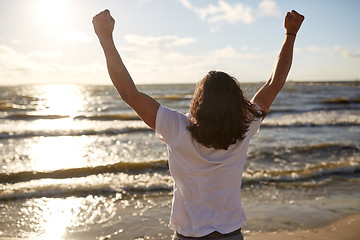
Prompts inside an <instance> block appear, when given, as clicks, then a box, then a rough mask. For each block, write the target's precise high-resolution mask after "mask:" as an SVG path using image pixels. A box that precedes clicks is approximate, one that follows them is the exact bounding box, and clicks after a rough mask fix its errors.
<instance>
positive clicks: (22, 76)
mask: <svg viewBox="0 0 360 240" xmlns="http://www.w3.org/2000/svg"><path fill="white" fill-rule="evenodd" d="M60 54H61V52H57V51H54V52H42V51H35V52H30V53H20V52H17V51H15V50H14V49H12V48H10V47H8V46H6V45H0V79H1V84H15V83H16V84H18V83H34V82H51V81H71V80H74V79H75V78H76V80H77V81H81V80H82V79H86V81H88V79H89V78H88V76H89V75H92V74H94V73H99V72H102V73H104V72H105V66H104V65H103V64H98V63H88V64H86V65H80V66H73V65H71V66H69V65H64V64H62V63H59V62H56V61H55V60H54V59H55V58H57V57H58V56H60ZM44 59H45V60H46V61H44ZM49 59H51V60H52V61H49ZM86 74H88V75H86ZM5 81H6V82H5Z"/></svg>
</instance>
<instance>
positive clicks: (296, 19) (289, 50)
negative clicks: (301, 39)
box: [252, 10, 304, 112]
mask: <svg viewBox="0 0 360 240" xmlns="http://www.w3.org/2000/svg"><path fill="white" fill-rule="evenodd" d="M303 20H304V16H302V15H301V14H299V13H297V12H296V11H294V10H292V11H291V12H288V13H287V14H286V16H285V21H284V27H285V30H286V34H285V39H284V42H283V45H282V47H281V50H280V53H279V56H278V58H277V61H276V64H275V66H274V69H273V72H272V74H271V77H270V79H269V80H268V81H267V82H266V83H265V84H264V85H263V86H262V87H261V88H260V89H259V90H258V91H257V93H256V94H255V95H254V97H253V99H252V102H255V103H256V104H258V105H259V106H260V108H261V109H262V110H263V111H265V112H268V111H269V109H270V106H271V104H272V102H273V101H274V99H275V97H276V96H277V94H278V93H279V92H280V90H281V88H282V87H283V86H284V84H285V81H286V78H287V76H288V74H289V71H290V68H291V64H292V58H293V51H294V43H295V38H296V34H297V32H298V31H299V29H300V26H301V23H302V22H303Z"/></svg>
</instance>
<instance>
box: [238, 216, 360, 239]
mask: <svg viewBox="0 0 360 240" xmlns="http://www.w3.org/2000/svg"><path fill="white" fill-rule="evenodd" d="M359 226H360V214H355V215H350V216H346V217H343V218H341V219H339V220H337V221H335V222H333V223H331V224H328V225H326V226H323V227H320V228H315V229H307V230H298V231H286V232H272V233H259V234H254V235H249V236H245V239H246V240H260V239H267V240H275V239H276V240H290V239H291V240H297V239H311V240H325V239H326V240H358V239H360V228H359Z"/></svg>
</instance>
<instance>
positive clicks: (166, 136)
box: [155, 105, 187, 145]
mask: <svg viewBox="0 0 360 240" xmlns="http://www.w3.org/2000/svg"><path fill="white" fill-rule="evenodd" d="M186 126H187V117H186V115H185V114H182V113H180V112H178V111H176V110H172V109H169V108H167V107H164V106H162V105H161V106H160V107H159V109H158V112H157V115H156V125H155V132H156V135H157V137H158V138H159V139H161V140H162V141H164V142H165V143H166V144H168V145H170V144H171V142H173V141H174V140H175V139H176V137H177V136H178V135H179V133H180V132H181V131H183V130H184V129H186Z"/></svg>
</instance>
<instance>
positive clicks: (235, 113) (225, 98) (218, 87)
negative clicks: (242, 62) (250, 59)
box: [188, 71, 265, 150]
mask: <svg viewBox="0 0 360 240" xmlns="http://www.w3.org/2000/svg"><path fill="white" fill-rule="evenodd" d="M264 116H265V113H264V112H262V111H260V110H259V109H258V108H256V107H255V106H254V105H253V104H251V103H250V101H249V100H248V99H247V98H246V97H245V96H244V95H243V92H242V90H241V88H240V84H239V82H238V81H237V80H236V79H235V78H234V77H231V76H229V75H228V74H226V73H224V72H218V71H210V72H209V73H208V74H207V75H206V76H205V77H204V78H203V79H202V80H201V81H200V82H199V83H198V84H197V86H196V89H195V92H194V97H193V99H192V101H191V106H190V118H189V121H190V125H189V126H188V130H189V131H190V132H191V135H192V137H193V138H195V139H196V140H197V141H198V142H199V143H201V144H202V145H204V146H206V147H208V148H215V149H224V150H227V149H228V147H229V146H230V145H231V144H234V143H236V142H237V141H238V140H242V139H244V138H245V134H246V132H247V131H248V129H249V125H250V123H251V122H252V121H253V120H254V119H255V118H260V117H264Z"/></svg>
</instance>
